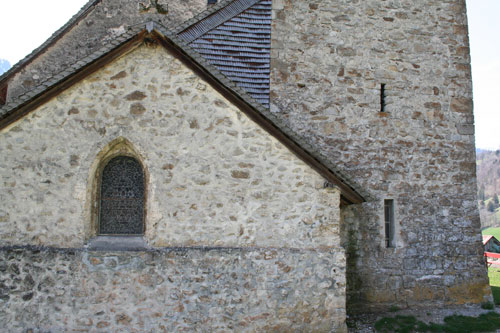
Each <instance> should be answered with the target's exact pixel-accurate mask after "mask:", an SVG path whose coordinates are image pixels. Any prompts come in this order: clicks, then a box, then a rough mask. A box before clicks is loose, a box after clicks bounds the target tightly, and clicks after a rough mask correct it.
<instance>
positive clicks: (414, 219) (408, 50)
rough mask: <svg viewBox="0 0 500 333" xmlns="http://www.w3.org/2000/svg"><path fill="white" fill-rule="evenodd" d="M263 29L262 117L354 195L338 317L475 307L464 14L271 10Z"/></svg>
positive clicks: (297, 6) (308, 5)
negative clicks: (390, 205) (319, 157)
mask: <svg viewBox="0 0 500 333" xmlns="http://www.w3.org/2000/svg"><path fill="white" fill-rule="evenodd" d="M272 24H273V30H272V63H271V67H272V69H271V71H272V72H271V104H272V106H271V111H273V112H276V113H277V114H280V115H281V116H282V117H284V118H285V119H287V120H288V122H289V124H290V126H291V127H292V128H294V129H295V131H297V132H299V133H301V134H302V135H303V136H305V137H308V138H309V139H310V141H311V143H312V144H313V145H315V146H316V147H318V148H319V149H321V150H322V151H323V152H324V153H325V154H327V155H328V156H329V158H331V160H333V161H336V162H337V163H338V164H337V165H338V167H339V169H340V170H341V171H342V172H343V173H344V174H345V175H347V177H349V178H351V179H352V180H353V181H355V182H356V183H357V184H358V186H359V187H361V188H363V189H364V190H365V191H366V192H367V199H368V200H367V202H366V203H365V204H362V205H358V206H350V207H347V208H346V209H344V210H343V223H344V224H343V230H344V231H343V235H344V236H343V238H344V239H343V244H344V245H345V247H346V251H347V255H348V259H347V260H348V271H347V275H348V279H347V283H348V307H349V308H350V310H351V311H356V310H358V311H364V310H367V309H380V308H384V307H385V308H387V307H389V306H390V305H399V306H411V305H428V304H434V305H435V304H461V303H467V302H474V303H477V302H481V301H483V300H484V299H485V298H484V297H488V296H489V293H490V291H489V288H488V280H487V276H486V270H485V268H484V264H483V261H482V258H481V252H482V247H481V239H480V221H479V214H478V211H477V207H476V200H475V198H476V180H475V158H474V154H475V153H474V118H473V110H472V89H471V87H472V83H471V71H470V57H469V44H468V31H467V18H466V10H465V1H464V0H442V1H441V0H440V1H435V0H418V1H414V0H398V1H379V0H364V1H358V0H355V1H348V0H335V1H315V0H307V1H292V0H274V1H273V23H272ZM382 83H383V84H386V86H385V87H386V97H385V99H386V105H385V112H381V106H380V88H381V84H382ZM384 199H394V200H395V201H394V202H395V222H396V238H395V241H396V247H395V248H386V247H385V241H384V236H385V235H384V220H383V216H384V215H383V203H384Z"/></svg>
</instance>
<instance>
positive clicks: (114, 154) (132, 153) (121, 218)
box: [91, 137, 148, 236]
mask: <svg viewBox="0 0 500 333" xmlns="http://www.w3.org/2000/svg"><path fill="white" fill-rule="evenodd" d="M93 165H94V166H93V167H92V171H91V188H92V193H91V194H92V195H91V197H92V198H91V229H92V230H91V235H95V236H98V235H116V236H125V235H135V236H140V235H143V234H144V232H145V229H146V223H145V221H146V203H147V180H148V173H147V170H146V168H145V167H144V163H143V159H142V158H141V156H140V155H139V154H138V153H137V151H136V150H135V149H134V147H133V146H132V144H131V143H130V142H129V141H128V140H127V139H125V138H123V137H120V138H117V139H115V140H113V141H112V142H110V143H109V144H108V145H106V147H105V148H104V149H103V150H102V151H101V152H100V153H99V154H98V155H97V159H96V161H95V162H94V164H93Z"/></svg>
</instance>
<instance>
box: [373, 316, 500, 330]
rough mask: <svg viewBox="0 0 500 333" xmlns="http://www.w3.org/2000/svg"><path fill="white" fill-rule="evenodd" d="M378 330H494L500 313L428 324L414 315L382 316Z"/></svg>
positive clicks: (449, 319) (378, 323) (448, 319)
mask: <svg viewBox="0 0 500 333" xmlns="http://www.w3.org/2000/svg"><path fill="white" fill-rule="evenodd" d="M375 329H376V330H377V331H378V332H398V333H409V332H450V333H462V332H463V333H469V332H492V331H495V330H497V329H500V314H498V313H496V312H488V313H485V314H482V315H480V316H479V317H468V316H460V315H453V316H449V317H446V318H445V319H444V324H434V323H430V324H426V323H424V322H421V321H419V320H417V319H416V318H415V317H414V316H396V317H394V318H382V319H380V320H379V321H377V322H376V323H375Z"/></svg>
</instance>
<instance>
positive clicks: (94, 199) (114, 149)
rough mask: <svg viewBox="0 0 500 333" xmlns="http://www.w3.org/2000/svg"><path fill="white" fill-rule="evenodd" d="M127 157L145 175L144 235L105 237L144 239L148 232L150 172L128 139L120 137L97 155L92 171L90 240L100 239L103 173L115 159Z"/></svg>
mask: <svg viewBox="0 0 500 333" xmlns="http://www.w3.org/2000/svg"><path fill="white" fill-rule="evenodd" d="M119 156H127V157H131V158H134V159H135V160H136V161H137V162H138V163H139V164H140V166H141V167H142V170H143V174H144V216H143V233H142V235H130V236H128V235H127V236H120V235H105V236H106V237H108V238H109V237H111V238H113V237H114V238H116V237H120V238H123V237H135V238H137V237H140V238H142V237H144V236H145V234H146V231H147V220H148V210H147V207H148V204H147V203H148V187H149V186H148V185H149V172H148V169H147V167H146V164H145V163H144V159H143V158H142V156H141V155H140V154H139V153H138V152H137V150H136V149H135V148H134V147H133V145H132V144H131V143H130V141H128V140H127V139H125V138H123V137H119V138H117V139H115V140H113V141H112V142H110V143H109V144H107V145H106V147H105V148H104V149H102V150H101V152H100V153H99V154H98V155H97V158H96V162H95V163H94V164H95V167H94V168H93V170H92V171H91V180H92V181H91V184H90V186H91V198H90V238H91V239H92V238H96V237H100V236H101V235H100V234H99V218H100V202H101V197H100V194H101V193H100V192H101V191H100V190H101V184H102V173H103V171H104V168H105V167H106V165H107V164H108V163H109V162H110V161H111V160H112V159H114V158H115V157H119Z"/></svg>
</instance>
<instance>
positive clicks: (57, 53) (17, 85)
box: [7, 0, 207, 102]
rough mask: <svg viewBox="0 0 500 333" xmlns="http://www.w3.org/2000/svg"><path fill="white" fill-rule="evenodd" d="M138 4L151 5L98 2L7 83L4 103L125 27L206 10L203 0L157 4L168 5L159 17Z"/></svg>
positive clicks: (174, 19)
mask: <svg viewBox="0 0 500 333" xmlns="http://www.w3.org/2000/svg"><path fill="white" fill-rule="evenodd" d="M139 2H141V3H144V4H150V1H149V0H148V1H128V0H127V1H123V0H101V1H99V3H98V4H97V5H96V6H95V7H94V8H93V9H92V11H91V12H90V13H89V14H88V15H87V16H86V17H85V18H84V19H83V20H82V21H81V22H80V23H78V24H77V25H75V26H74V27H73V28H72V29H71V30H69V31H68V32H67V33H66V34H65V35H64V37H63V38H62V39H60V40H58V41H57V42H56V43H55V44H54V45H52V46H51V47H49V48H48V49H47V50H46V51H45V52H44V53H42V54H41V55H39V56H38V57H37V58H36V59H35V60H34V61H33V62H31V63H29V64H28V65H27V66H26V67H25V68H24V69H23V70H21V71H20V72H19V73H17V74H16V75H15V76H14V77H13V78H12V79H11V80H10V81H9V89H8V95H7V102H10V101H12V100H13V99H15V98H16V97H18V96H19V95H21V94H23V93H25V92H27V91H29V90H31V89H33V88H34V87H36V86H37V85H39V84H40V83H41V82H43V81H45V80H47V79H49V78H51V77H52V76H54V75H56V74H58V73H60V72H61V71H63V70H64V69H65V68H67V67H69V66H71V65H73V64H74V63H75V62H77V61H78V60H80V59H82V58H84V57H86V56H88V55H90V54H92V53H93V52H95V51H97V50H99V49H101V48H102V47H103V46H105V45H106V44H107V43H109V42H110V41H111V40H112V39H113V38H115V37H116V36H118V35H120V34H122V33H124V32H125V31H126V29H127V27H128V26H132V25H135V24H139V23H143V22H146V21H150V20H155V21H156V22H160V23H162V24H163V25H165V26H169V25H174V26H175V25H178V24H180V23H182V22H184V21H186V20H188V19H190V18H192V17H193V16H195V15H196V14H198V13H199V12H201V11H203V10H204V9H206V7H207V1H206V0H183V1H170V0H168V1H166V0H160V1H158V3H160V4H162V5H163V6H164V7H166V5H168V10H169V12H168V14H158V12H157V11H156V9H154V8H153V7H151V9H150V10H148V11H143V10H140V8H139ZM50 10H52V9H50V8H47V11H50ZM41 14H43V13H41ZM75 14H76V13H75ZM47 37H48V36H47Z"/></svg>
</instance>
